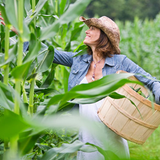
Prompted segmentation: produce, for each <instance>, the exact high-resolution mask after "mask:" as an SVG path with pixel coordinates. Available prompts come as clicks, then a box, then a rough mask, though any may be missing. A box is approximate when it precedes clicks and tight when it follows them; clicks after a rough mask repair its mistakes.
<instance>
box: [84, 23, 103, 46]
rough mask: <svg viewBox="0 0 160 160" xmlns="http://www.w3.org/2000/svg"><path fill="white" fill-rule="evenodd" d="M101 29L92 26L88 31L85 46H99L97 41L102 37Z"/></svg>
mask: <svg viewBox="0 0 160 160" xmlns="http://www.w3.org/2000/svg"><path fill="white" fill-rule="evenodd" d="M100 33H101V31H100V29H99V28H96V27H94V26H91V27H90V28H89V29H88V30H87V31H86V37H85V39H84V41H83V43H84V44H86V45H88V46H90V47H92V46H96V45H97V40H98V39H99V37H100Z"/></svg>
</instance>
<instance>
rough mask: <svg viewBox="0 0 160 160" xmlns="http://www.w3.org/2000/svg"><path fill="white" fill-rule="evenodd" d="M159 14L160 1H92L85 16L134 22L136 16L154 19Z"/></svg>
mask: <svg viewBox="0 0 160 160" xmlns="http://www.w3.org/2000/svg"><path fill="white" fill-rule="evenodd" d="M73 1H75V0H72V2H73ZM159 12H160V0H152V1H151V0H92V1H91V3H90V4H89V6H88V7H87V8H86V10H85V13H84V14H86V15H87V16H88V17H94V16H95V15H98V16H103V15H106V16H108V17H110V18H112V19H119V20H122V21H125V20H133V19H134V17H135V16H137V17H139V18H141V19H145V18H146V17H148V18H149V19H153V18H155V16H156V15H157V14H158V13H159Z"/></svg>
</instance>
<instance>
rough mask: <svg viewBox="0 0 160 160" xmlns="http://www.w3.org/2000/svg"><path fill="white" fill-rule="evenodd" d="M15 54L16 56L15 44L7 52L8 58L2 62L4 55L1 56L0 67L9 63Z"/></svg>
mask: <svg viewBox="0 0 160 160" xmlns="http://www.w3.org/2000/svg"><path fill="white" fill-rule="evenodd" d="M16 54H17V44H15V45H14V46H13V47H12V48H11V49H10V50H9V58H8V59H7V60H6V61H5V60H4V54H3V55H2V56H1V62H2V63H0V67H2V66H4V65H6V64H8V63H10V62H11V61H12V60H13V59H14V58H15V57H16Z"/></svg>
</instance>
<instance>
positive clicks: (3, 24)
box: [0, 12, 5, 25]
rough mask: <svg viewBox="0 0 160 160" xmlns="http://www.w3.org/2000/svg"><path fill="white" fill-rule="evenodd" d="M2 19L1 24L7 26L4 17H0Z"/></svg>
mask: <svg viewBox="0 0 160 160" xmlns="http://www.w3.org/2000/svg"><path fill="white" fill-rule="evenodd" d="M0 16H1V12H0ZM0 19H1V20H2V21H1V23H2V24H3V25H5V23H4V19H3V17H0Z"/></svg>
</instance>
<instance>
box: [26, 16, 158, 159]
mask: <svg viewBox="0 0 160 160" xmlns="http://www.w3.org/2000/svg"><path fill="white" fill-rule="evenodd" d="M80 21H83V22H84V23H85V24H87V26H88V27H89V29H88V30H87V31H86V37H85V39H84V44H86V45H87V46H88V54H87V53H86V54H84V55H81V56H77V57H73V56H74V55H75V53H72V52H64V51H58V50H56V49H55V54H54V63H57V64H62V65H65V66H69V67H71V72H70V76H69V84H68V89H69V90H70V89H71V88H73V87H74V86H76V85H78V84H81V83H90V82H92V81H95V80H98V79H100V78H102V77H103V76H105V75H109V74H113V73H116V72H117V71H118V70H124V71H127V72H132V73H140V74H143V75H145V76H147V77H151V75H150V74H148V73H146V72H145V71H144V70H143V69H142V68H140V67H139V66H138V65H136V64H135V63H134V62H132V61H131V60H130V59H128V58H127V57H126V56H124V55H120V49H119V42H120V32H119V28H118V26H117V25H116V24H115V22H113V21H112V20H111V19H110V18H108V17H106V16H103V17H101V18H90V19H85V18H84V17H80ZM27 47H28V43H25V44H24V50H25V49H26V48H27ZM136 77H137V78H138V79H139V80H140V81H141V82H143V83H144V84H145V85H146V86H147V87H148V88H149V89H150V90H151V91H152V92H153V94H154V96H155V101H156V103H159V104H160V83H159V82H158V81H156V80H155V81H153V80H151V79H147V78H144V77H142V76H136ZM102 101H103V100H101V101H98V102H96V103H94V104H83V105H81V104H80V105H79V112H80V114H82V115H84V116H87V117H89V118H90V119H92V120H93V121H98V122H100V123H102V122H101V121H100V119H99V117H98V116H97V110H98V108H99V107H100V106H101V103H102ZM101 132H102V131H101ZM103 132H104V133H105V135H106V139H105V140H104V141H105V143H104V144H107V145H104V144H103V142H101V141H99V140H98V139H97V138H96V137H95V136H94V135H92V134H91V133H87V131H83V130H82V131H80V133H79V139H80V140H81V141H82V142H90V143H93V144H95V145H97V146H100V147H102V148H103V149H105V150H111V151H112V152H113V153H115V154H116V155H117V156H118V157H119V158H121V159H127V158H129V148H128V144H127V141H126V140H125V139H123V138H122V137H120V136H118V135H117V134H115V133H114V132H112V131H111V130H110V129H109V128H107V127H106V126H105V125H104V129H103ZM77 159H78V160H89V159H92V160H100V159H104V158H103V156H102V155H101V154H100V153H99V152H91V153H85V152H78V156H77Z"/></svg>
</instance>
